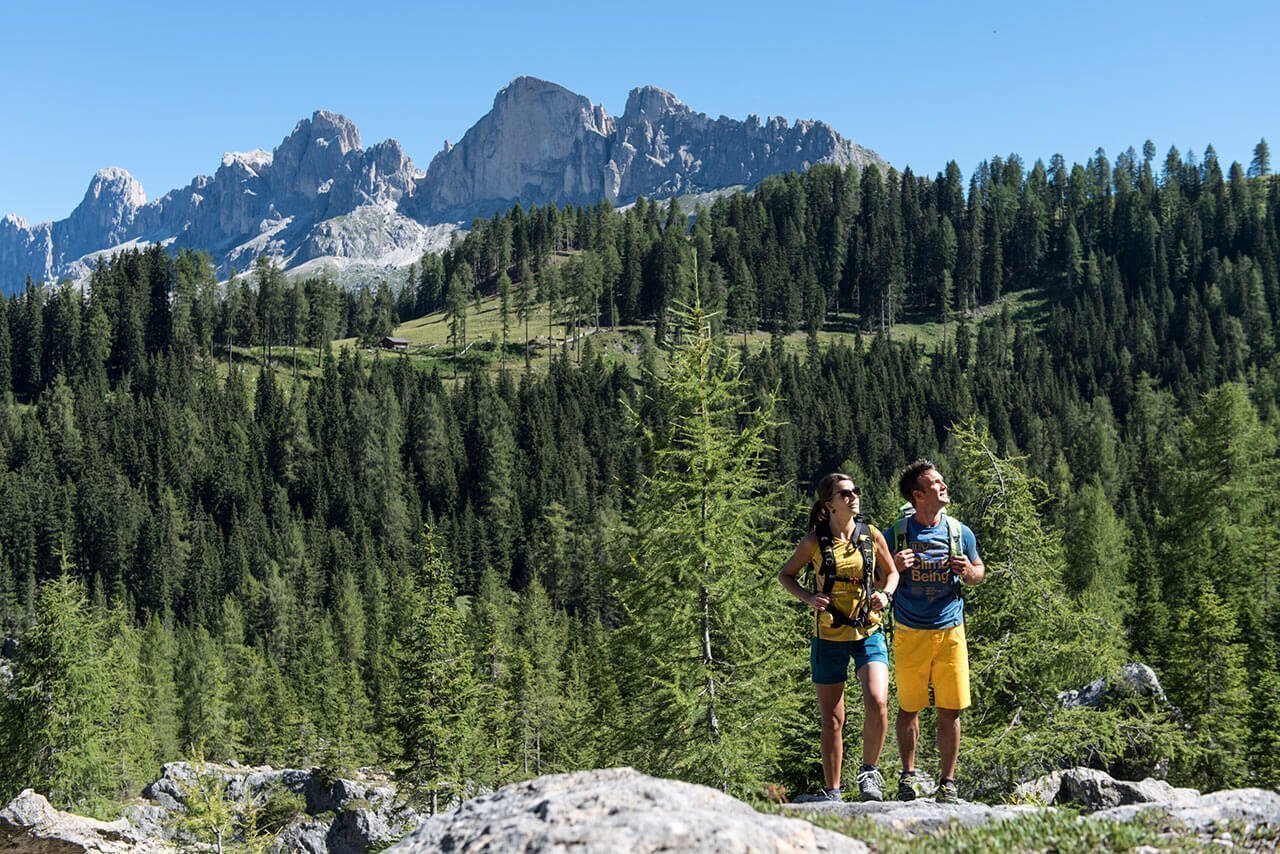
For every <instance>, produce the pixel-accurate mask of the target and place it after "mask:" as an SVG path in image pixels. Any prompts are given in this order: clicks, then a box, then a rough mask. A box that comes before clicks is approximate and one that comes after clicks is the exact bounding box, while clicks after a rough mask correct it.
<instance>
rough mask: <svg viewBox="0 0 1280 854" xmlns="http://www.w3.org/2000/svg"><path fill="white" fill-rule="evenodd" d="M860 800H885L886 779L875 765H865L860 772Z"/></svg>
mask: <svg viewBox="0 0 1280 854" xmlns="http://www.w3.org/2000/svg"><path fill="white" fill-rule="evenodd" d="M858 798H859V799H860V800H864V801H883V800H884V777H881V776H880V769H879V768H877V767H876V766H874V765H863V766H862V770H861V771H859V772H858Z"/></svg>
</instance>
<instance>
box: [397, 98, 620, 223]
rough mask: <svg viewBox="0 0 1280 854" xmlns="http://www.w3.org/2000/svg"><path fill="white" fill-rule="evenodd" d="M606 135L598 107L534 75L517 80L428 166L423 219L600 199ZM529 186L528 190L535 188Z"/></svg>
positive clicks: (606, 122) (610, 130)
mask: <svg viewBox="0 0 1280 854" xmlns="http://www.w3.org/2000/svg"><path fill="white" fill-rule="evenodd" d="M613 134H614V121H613V118H612V117H611V116H610V115H609V114H608V113H607V112H606V111H605V109H604V107H602V106H598V105H596V104H593V103H591V101H590V100H588V99H587V98H585V97H584V96H582V95H578V94H576V93H574V92H570V91H569V90H568V89H566V88H564V87H563V86H559V85H557V84H555V83H550V82H548V81H546V80H540V79H538V78H537V77H517V78H516V79H515V80H512V81H511V82H510V83H508V84H507V85H506V86H505V87H503V88H502V90H501V91H499V92H498V94H497V96H495V97H494V99H493V109H492V110H491V111H490V112H489V113H488V114H487V115H486V116H484V117H483V118H481V119H480V121H478V122H476V123H475V124H474V125H473V126H472V127H471V129H470V130H468V131H467V132H466V133H465V134H464V135H463V137H462V139H461V140H459V141H458V144H457V145H455V146H453V147H452V148H449V149H448V150H447V151H442V152H440V153H439V154H437V155H436V157H435V159H433V160H432V161H431V165H430V166H429V167H428V168H427V174H426V177H425V178H424V179H423V181H422V184H421V185H420V186H419V188H418V191H417V195H418V196H419V198H421V199H422V200H423V202H422V206H421V207H420V208H418V210H417V212H418V213H421V214H422V215H424V216H426V217H428V218H438V217H444V216H449V217H471V216H488V215H489V214H491V213H493V212H494V211H496V210H505V209H506V208H509V207H511V206H512V205H514V204H515V203H516V202H519V201H524V202H525V203H531V202H534V200H535V199H536V200H537V201H536V203H539V204H541V203H545V202H546V201H554V202H556V203H559V204H590V203H592V202H593V201H596V200H598V199H601V198H606V197H608V191H607V189H606V186H605V180H604V172H605V164H606V163H607V162H608V159H609V147H610V145H611V144H612V138H613ZM535 188H536V189H535Z"/></svg>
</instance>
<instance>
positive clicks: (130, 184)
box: [80, 166, 147, 210]
mask: <svg viewBox="0 0 1280 854" xmlns="http://www.w3.org/2000/svg"><path fill="white" fill-rule="evenodd" d="M146 203H147V194H146V192H145V191H144V190H143V189H142V184H140V183H138V179H137V178H134V177H133V176H132V175H130V174H129V172H128V170H125V169H121V168H120V167H119V166H108V167H107V168H106V169H99V170H98V171H97V172H96V173H95V174H94V176H93V180H91V181H90V182H89V188H88V189H87V190H85V194H84V198H83V199H82V200H81V202H80V205H81V206H82V207H83V206H85V205H89V206H92V207H111V208H117V209H121V210H137V209H138V208H140V207H142V206H143V205H145V204H146Z"/></svg>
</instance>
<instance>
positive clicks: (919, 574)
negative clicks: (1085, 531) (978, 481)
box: [889, 459, 985, 803]
mask: <svg viewBox="0 0 1280 854" xmlns="http://www.w3.org/2000/svg"><path fill="white" fill-rule="evenodd" d="M898 491H899V492H900V493H902V497H903V498H905V499H906V500H907V501H908V502H910V504H911V507H912V508H913V509H914V512H913V513H911V514H910V515H908V516H906V517H905V518H903V519H899V520H898V522H897V523H896V524H895V525H894V526H893V529H892V533H891V536H890V546H889V547H890V548H891V549H893V551H894V555H893V560H894V564H896V565H897V567H898V573H899V584H898V592H897V596H896V598H895V599H894V602H893V614H894V618H895V619H896V620H897V629H896V630H895V631H894V638H893V654H894V671H895V679H896V680H897V684H898V720H897V731H898V751H899V754H900V755H901V758H902V777H901V778H900V779H899V781H898V798H899V799H900V800H906V801H909V800H912V799H914V798H915V797H916V796H917V794H919V793H920V792H921V791H922V789H923V784H924V783H925V782H926V781H927V779H928V778H927V777H926V776H925V775H923V774H921V773H920V772H919V771H917V770H916V743H917V742H918V741H919V739H920V719H919V716H920V710H921V709H923V708H925V707H926V706H928V705H929V688H930V686H932V688H933V702H934V705H935V706H937V708H938V756H939V766H940V767H939V775H938V776H939V782H938V791H937V799H938V802H939V803H955V802H957V801H958V800H959V793H958V792H957V790H956V782H955V774H956V759H957V757H958V756H959V754H960V711H961V710H962V709H965V708H967V707H968V706H969V702H970V700H969V652H968V647H967V646H966V644H965V637H964V600H963V599H962V598H961V596H960V584H971V585H972V584H978V583H979V582H981V581H982V578H983V576H984V574H985V568H984V567H983V565H982V560H981V559H980V558H979V557H978V542H977V539H976V538H975V537H974V535H973V531H971V530H970V529H969V527H968V526H967V525H964V524H963V523H961V522H960V521H959V520H957V519H954V518H951V517H949V516H947V515H946V513H944V512H943V511H944V509H945V508H946V506H947V505H948V504H950V503H951V496H950V495H949V494H948V493H947V484H946V481H944V480H943V479H942V474H941V473H940V472H939V471H938V469H937V467H936V466H935V465H934V464H933V463H931V462H929V461H928V460H925V459H919V460H916V461H915V462H913V463H911V464H910V465H908V466H907V467H906V468H905V469H903V470H902V474H901V475H900V476H899V478H898Z"/></svg>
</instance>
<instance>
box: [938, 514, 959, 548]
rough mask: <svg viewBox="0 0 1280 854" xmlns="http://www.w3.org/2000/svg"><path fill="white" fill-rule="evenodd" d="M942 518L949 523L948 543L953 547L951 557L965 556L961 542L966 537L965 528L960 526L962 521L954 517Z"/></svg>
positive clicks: (944, 515)
mask: <svg viewBox="0 0 1280 854" xmlns="http://www.w3.org/2000/svg"><path fill="white" fill-rule="evenodd" d="M942 518H943V519H945V520H946V521H947V541H948V543H949V544H950V546H951V556H952V557H960V555H962V554H964V545H963V543H962V542H961V540H962V538H963V535H964V526H963V525H961V524H960V520H959V519H957V518H955V517H954V516H948V515H947V514H946V513H943V514H942Z"/></svg>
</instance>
